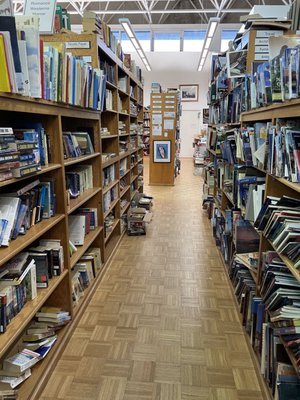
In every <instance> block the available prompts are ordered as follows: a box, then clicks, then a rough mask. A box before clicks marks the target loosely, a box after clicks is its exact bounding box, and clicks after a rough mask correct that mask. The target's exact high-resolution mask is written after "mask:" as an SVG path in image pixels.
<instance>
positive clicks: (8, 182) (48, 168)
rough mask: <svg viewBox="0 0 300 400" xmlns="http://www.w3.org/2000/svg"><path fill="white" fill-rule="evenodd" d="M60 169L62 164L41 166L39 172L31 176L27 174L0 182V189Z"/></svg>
mask: <svg viewBox="0 0 300 400" xmlns="http://www.w3.org/2000/svg"><path fill="white" fill-rule="evenodd" d="M61 167H62V164H52V163H51V164H48V165H47V166H43V167H42V169H41V170H40V171H37V172H34V173H33V174H29V175H26V176H22V177H21V178H12V179H7V180H6V181H2V182H0V187H5V186H8V185H11V184H12V183H17V182H21V181H23V180H24V179H28V178H34V177H36V176H38V175H42V174H46V173H47V172H50V171H54V170H55V169H59V168H61Z"/></svg>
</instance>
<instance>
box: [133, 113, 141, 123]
mask: <svg viewBox="0 0 300 400" xmlns="http://www.w3.org/2000/svg"><path fill="white" fill-rule="evenodd" d="M137 117H138V115H137V114H130V118H137ZM142 122H143V121H142Z"/></svg>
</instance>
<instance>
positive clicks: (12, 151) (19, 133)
mask: <svg viewBox="0 0 300 400" xmlns="http://www.w3.org/2000/svg"><path fill="white" fill-rule="evenodd" d="M24 125H25V124H24ZM31 126H32V128H28V129H27V128H22V129H12V128H0V181H4V180H7V179H11V178H20V177H23V176H26V175H29V174H32V173H33V172H36V171H39V170H41V167H42V165H44V166H46V165H48V162H49V158H51V154H50V145H49V136H48V135H47V134H46V133H45V131H44V129H43V127H42V126H41V124H39V123H36V124H34V123H33V124H31Z"/></svg>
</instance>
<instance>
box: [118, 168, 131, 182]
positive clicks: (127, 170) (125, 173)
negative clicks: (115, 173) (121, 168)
mask: <svg viewBox="0 0 300 400" xmlns="http://www.w3.org/2000/svg"><path fill="white" fill-rule="evenodd" d="M129 172H130V168H129V169H126V171H125V172H124V174H123V175H122V176H121V175H120V179H122V178H124V176H126V175H127V174H128V173H129Z"/></svg>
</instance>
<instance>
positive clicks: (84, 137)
mask: <svg viewBox="0 0 300 400" xmlns="http://www.w3.org/2000/svg"><path fill="white" fill-rule="evenodd" d="M63 145H64V157H65V158H66V159H68V158H76V157H80V156H84V155H88V154H93V153H94V147H93V143H92V140H91V137H90V134H89V133H88V132H63Z"/></svg>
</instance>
